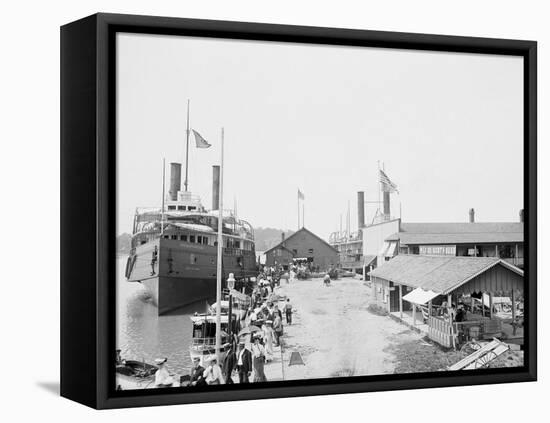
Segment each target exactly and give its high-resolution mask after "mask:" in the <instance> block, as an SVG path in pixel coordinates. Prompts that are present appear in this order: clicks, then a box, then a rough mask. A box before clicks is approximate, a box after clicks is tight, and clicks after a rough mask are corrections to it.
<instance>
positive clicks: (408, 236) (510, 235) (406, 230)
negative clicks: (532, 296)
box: [386, 222, 523, 245]
mask: <svg viewBox="0 0 550 423" xmlns="http://www.w3.org/2000/svg"><path fill="white" fill-rule="evenodd" d="M397 240H399V241H400V242H401V244H405V245H408V244H471V243H480V244H481V243H521V242H523V223H521V222H502V223H493V222H490V223H485V222H483V223H402V224H401V225H400V230H399V232H397V233H394V234H393V235H390V236H389V237H388V238H386V241H397Z"/></svg>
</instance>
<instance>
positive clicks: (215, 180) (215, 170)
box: [212, 165, 220, 210]
mask: <svg viewBox="0 0 550 423" xmlns="http://www.w3.org/2000/svg"><path fill="white" fill-rule="evenodd" d="M219 208H220V167H219V166H218V165H215V166H212V210H218V209H219Z"/></svg>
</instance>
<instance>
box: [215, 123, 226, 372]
mask: <svg viewBox="0 0 550 423" xmlns="http://www.w3.org/2000/svg"><path fill="white" fill-rule="evenodd" d="M221 135H222V143H221V162H220V187H219V202H220V204H219V210H218V266H217V271H216V356H217V358H218V364H219V363H221V361H220V360H221V351H220V350H221V343H222V327H221V313H222V305H221V297H222V260H223V258H222V253H223V235H222V234H223V143H224V130H223V128H222V134H221Z"/></svg>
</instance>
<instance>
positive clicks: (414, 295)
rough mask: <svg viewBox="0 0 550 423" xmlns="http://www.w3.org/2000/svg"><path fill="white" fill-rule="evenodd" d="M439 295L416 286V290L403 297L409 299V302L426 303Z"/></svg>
mask: <svg viewBox="0 0 550 423" xmlns="http://www.w3.org/2000/svg"><path fill="white" fill-rule="evenodd" d="M438 295H439V294H436V293H435V292H433V291H424V290H423V289H422V288H416V289H415V290H413V291H411V292H409V293H408V294H407V295H405V296H404V297H403V299H404V300H405V301H408V302H409V303H413V304H418V305H424V304H426V303H427V302H428V301H430V300H432V299H434V298H435V297H437V296H438Z"/></svg>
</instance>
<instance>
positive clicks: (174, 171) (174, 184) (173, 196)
mask: <svg viewBox="0 0 550 423" xmlns="http://www.w3.org/2000/svg"><path fill="white" fill-rule="evenodd" d="M179 190H181V163H170V191H168V195H169V196H170V200H172V201H176V200H177V199H178V191H179Z"/></svg>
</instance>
